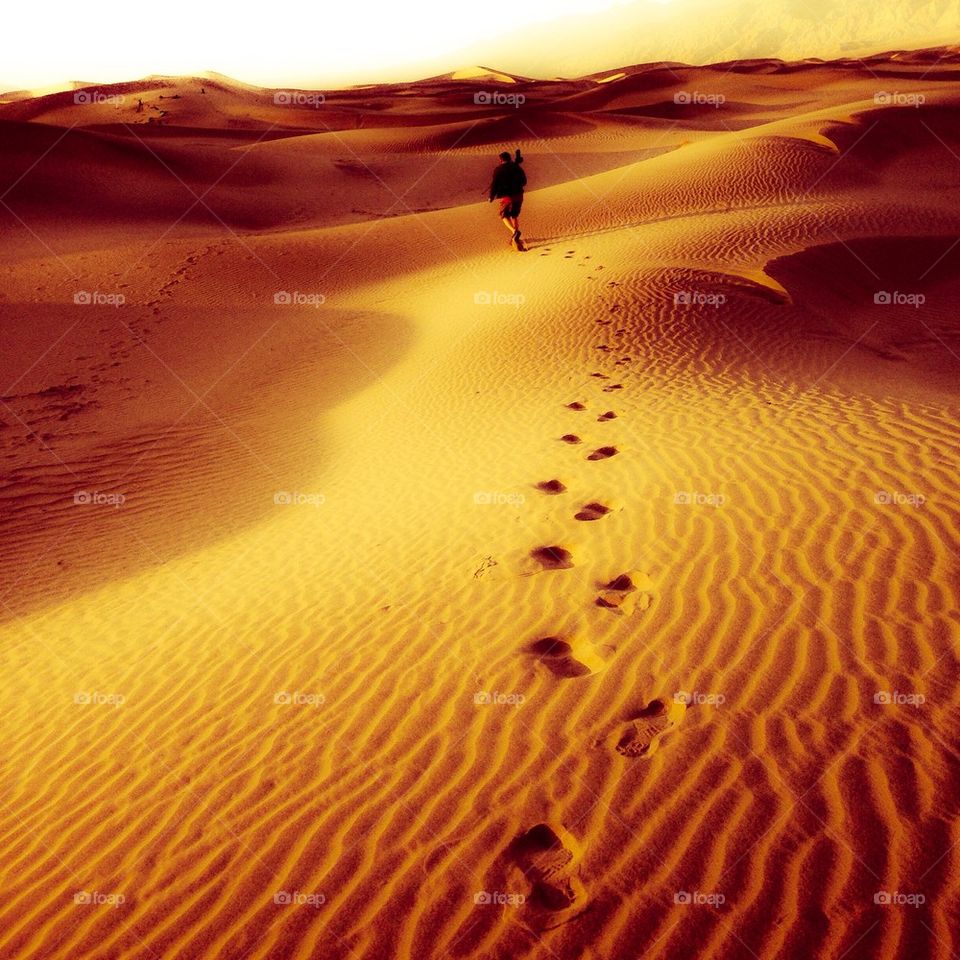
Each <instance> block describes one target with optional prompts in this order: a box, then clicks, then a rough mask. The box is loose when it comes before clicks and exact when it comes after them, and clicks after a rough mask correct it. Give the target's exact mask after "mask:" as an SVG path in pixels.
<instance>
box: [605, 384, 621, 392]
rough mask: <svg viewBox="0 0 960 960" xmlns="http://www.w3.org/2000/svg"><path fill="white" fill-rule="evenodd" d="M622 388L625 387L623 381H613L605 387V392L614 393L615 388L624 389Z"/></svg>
mask: <svg viewBox="0 0 960 960" xmlns="http://www.w3.org/2000/svg"><path fill="white" fill-rule="evenodd" d="M622 389H623V384H622V383H611V384H608V385H607V386H606V387H604V388H603V392H604V393H612V392H613V391H614V390H622Z"/></svg>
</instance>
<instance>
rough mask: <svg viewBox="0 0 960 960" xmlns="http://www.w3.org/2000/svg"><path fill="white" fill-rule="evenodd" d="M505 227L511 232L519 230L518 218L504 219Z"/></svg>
mask: <svg viewBox="0 0 960 960" xmlns="http://www.w3.org/2000/svg"><path fill="white" fill-rule="evenodd" d="M503 225H504V226H505V227H506V228H507V229H508V230H509V231H510V232H511V233H514V232H516V229H517V218H516V217H504V218H503Z"/></svg>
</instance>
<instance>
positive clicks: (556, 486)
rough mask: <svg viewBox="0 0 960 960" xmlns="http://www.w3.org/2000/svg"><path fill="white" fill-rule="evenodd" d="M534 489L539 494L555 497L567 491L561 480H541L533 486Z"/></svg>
mask: <svg viewBox="0 0 960 960" xmlns="http://www.w3.org/2000/svg"><path fill="white" fill-rule="evenodd" d="M534 488H535V489H537V490H539V491H540V492H541V493H546V494H549V495H550V496H552V497H555V496H556V495H557V494H558V493H563V491H564V490H566V489H567V486H566V484H565V483H563V481H561V480H541V481H540V482H539V483H537V484H534Z"/></svg>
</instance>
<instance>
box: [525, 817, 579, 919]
mask: <svg viewBox="0 0 960 960" xmlns="http://www.w3.org/2000/svg"><path fill="white" fill-rule="evenodd" d="M509 854H510V856H511V858H512V859H513V860H514V862H515V863H516V864H517V866H518V867H519V868H520V869H521V870H522V871H523V875H524V876H525V877H526V878H527V879H528V880H529V881H530V883H531V884H532V885H533V889H532V892H531V897H530V901H531V905H532V906H534V907H538V908H540V909H542V910H550V911H560V910H569V909H571V908H572V907H580V906H582V905H583V904H584V903H585V902H586V891H585V890H584V887H583V884H582V883H581V882H580V878H579V868H580V861H581V860H582V858H583V849H582V848H581V846H580V844H579V843H577V841H576V840H575V839H574V838H573V837H572V836H571V835H570V833H569V832H568V831H567V830H565V829H564V828H563V827H562V826H560V825H559V824H555V825H551V824H548V823H538V824H537V825H536V826H534V827H531V828H530V829H529V830H527V832H526V833H523V834H521V835H520V836H519V837H517V838H516V839H515V840H514V841H513V843H511V844H510V848H509Z"/></svg>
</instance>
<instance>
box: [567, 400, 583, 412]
mask: <svg viewBox="0 0 960 960" xmlns="http://www.w3.org/2000/svg"><path fill="white" fill-rule="evenodd" d="M565 406H566V408H567V409H568V410H586V409H587V405H586V404H585V403H581V402H580V401H579V400H574V401H573V403H567V404H565Z"/></svg>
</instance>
